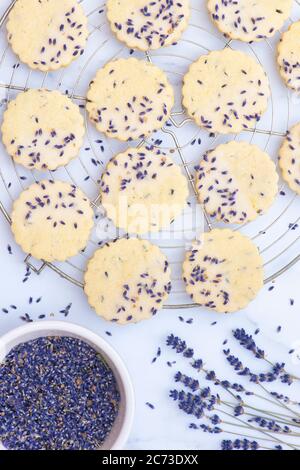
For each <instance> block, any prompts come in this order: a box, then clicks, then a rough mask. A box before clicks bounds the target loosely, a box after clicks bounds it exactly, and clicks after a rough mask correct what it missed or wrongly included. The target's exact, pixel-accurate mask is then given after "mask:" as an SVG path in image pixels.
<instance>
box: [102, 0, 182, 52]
mask: <svg viewBox="0 0 300 470" xmlns="http://www.w3.org/2000/svg"><path fill="white" fill-rule="evenodd" d="M107 17H108V20H109V22H110V26H111V29H112V31H113V32H114V33H115V35H116V36H117V38H118V39H119V40H120V41H122V42H124V43H125V44H127V46H128V47H130V48H132V49H139V50H140V51H149V50H155V49H159V48H161V47H164V46H170V45H172V44H174V43H176V42H177V41H178V39H179V38H180V37H181V35H182V33H183V32H184V31H185V29H186V28H187V26H188V22H189V18H190V0H180V2H176V1H173V0H155V1H151V0H126V1H124V0H108V1H107Z"/></svg>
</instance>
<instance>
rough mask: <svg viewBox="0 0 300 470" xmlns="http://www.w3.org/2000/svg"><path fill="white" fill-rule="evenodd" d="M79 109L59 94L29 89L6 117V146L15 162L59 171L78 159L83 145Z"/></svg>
mask: <svg viewBox="0 0 300 470" xmlns="http://www.w3.org/2000/svg"><path fill="white" fill-rule="evenodd" d="M84 133H85V128H84V120H83V117H82V116H81V114H80V111H79V108H78V106H77V105H75V104H74V103H73V102H72V101H71V100H70V99H69V98H67V97H66V96H64V95H62V94H61V93H59V92H58V91H47V90H29V91H26V92H24V93H20V94H19V95H18V97H17V98H16V99H15V100H14V101H11V102H10V103H9V105H8V108H7V111H6V112H5V114H4V120H3V125H2V134H3V143H4V145H5V147H6V149H7V151H8V153H9V154H10V155H11V156H12V157H13V159H14V160H15V162H16V163H20V164H21V165H23V166H25V167H26V168H29V169H37V170H46V169H49V170H56V169H57V168H58V167H60V166H63V165H66V164H67V163H69V161H70V160H72V159H73V158H75V157H76V156H77V155H78V153H79V150H80V147H81V145H82V143H83V137H84Z"/></svg>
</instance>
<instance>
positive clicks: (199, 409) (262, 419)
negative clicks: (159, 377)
mask: <svg viewBox="0 0 300 470" xmlns="http://www.w3.org/2000/svg"><path fill="white" fill-rule="evenodd" d="M233 336H234V338H235V339H236V340H237V341H238V342H239V344H240V345H241V346H242V347H243V348H245V349H247V350H248V351H250V353H252V354H253V355H254V357H255V358H256V359H257V360H258V361H261V362H264V363H265V364H267V365H268V367H269V368H270V370H269V372H267V373H254V372H253V371H252V370H250V369H249V367H246V366H245V365H244V364H243V363H242V362H241V361H240V360H239V358H238V357H236V356H234V355H233V354H231V351H230V349H224V350H223V354H224V356H225V358H226V360H227V362H228V363H229V365H230V366H231V367H232V368H233V369H234V370H235V372H236V373H237V375H238V376H239V377H244V378H246V379H248V381H249V386H243V385H241V384H240V383H231V382H229V381H227V380H221V379H220V378H219V377H217V375H216V373H215V372H214V371H212V370H209V369H207V368H206V366H205V364H204V361H203V360H202V359H198V358H196V357H195V353H194V350H193V349H191V348H189V347H188V346H187V344H186V342H185V341H183V340H182V339H180V338H179V337H177V336H174V335H173V334H171V335H169V336H168V338H167V342H166V343H167V346H169V347H170V348H172V349H173V350H174V351H176V353H177V354H180V355H181V356H182V357H184V358H185V359H187V360H189V362H190V366H191V367H192V369H193V370H194V372H197V374H198V375H199V377H198V378H194V377H190V376H187V375H185V374H183V373H182V372H180V371H178V372H177V373H176V375H175V377H174V379H175V382H176V383H178V384H181V385H183V386H184V388H182V389H180V390H178V389H174V390H171V392H170V397H171V398H172V399H173V400H174V401H175V402H176V403H177V405H178V407H179V409H180V410H182V411H183V412H185V413H186V414H187V415H189V416H191V417H193V422H191V423H190V425H189V427H190V428H191V429H195V430H201V431H203V432H205V433H210V434H225V435H226V437H231V436H234V439H235V440H230V439H229V438H227V439H226V440H225V439H224V440H223V441H222V442H221V449H222V450H259V449H261V450H300V402H299V403H298V402H297V401H294V400H292V399H291V398H289V397H288V396H286V395H283V394H281V393H278V392H276V391H273V390H271V389H270V384H275V385H276V384H277V385H278V384H279V383H281V384H286V385H292V384H294V383H297V382H298V384H299V381H300V378H299V377H296V376H294V375H291V374H289V373H288V372H287V371H286V369H285V364H284V363H272V362H271V361H270V360H269V359H267V356H266V354H265V352H264V351H263V350H262V349H260V348H258V347H257V345H256V343H255V341H254V339H253V337H252V336H251V335H248V334H247V333H246V332H245V330H244V329H236V330H234V331H233ZM224 344H227V342H224ZM200 380H201V381H203V382H204V384H203V386H202V384H200ZM272 388H273V385H272ZM251 397H252V399H251ZM267 405H268V406H267ZM268 408H269V409H268ZM287 438H290V439H287ZM291 438H292V439H291ZM297 438H298V439H299V444H297V443H296V444H294V443H293V442H297ZM291 441H292V442H291Z"/></svg>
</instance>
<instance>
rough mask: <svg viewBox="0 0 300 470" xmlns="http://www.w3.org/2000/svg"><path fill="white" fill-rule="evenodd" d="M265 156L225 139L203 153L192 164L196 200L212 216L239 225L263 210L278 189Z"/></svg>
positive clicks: (273, 169)
mask: <svg viewBox="0 0 300 470" xmlns="http://www.w3.org/2000/svg"><path fill="white" fill-rule="evenodd" d="M278 180H279V177H278V174H277V172H276V166H275V164H274V163H273V161H272V160H271V158H270V157H269V155H268V154H267V153H265V152H263V151H262V150H260V149H259V148H258V147H257V146H256V145H250V144H248V143H247V142H235V141H233V142H229V143H228V144H224V145H219V146H218V147H217V148H216V149H214V150H211V151H210V152H208V153H207V154H205V155H204V156H203V158H202V160H201V162H200V165H199V166H198V167H196V187H197V191H198V195H199V201H200V202H201V203H202V204H203V205H204V207H205V210H206V211H207V213H208V214H209V215H211V216H212V217H216V218H217V220H220V221H222V222H225V223H231V224H241V223H244V222H249V221H251V220H255V219H256V218H257V217H258V216H259V215H261V214H263V213H264V212H266V211H267V210H268V209H269V208H270V207H271V205H272V204H273V202H274V199H275V197H276V194H277V192H278Z"/></svg>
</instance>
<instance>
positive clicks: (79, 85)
mask: <svg viewBox="0 0 300 470" xmlns="http://www.w3.org/2000/svg"><path fill="white" fill-rule="evenodd" d="M4 3H5V2H4ZM6 3H7V9H6V10H5V11H4V12H1V13H0V14H1V15H2V16H0V114H1V115H2V114H3V112H4V111H5V108H6V106H7V103H8V101H9V100H11V99H13V98H15V96H16V95H17V93H18V92H20V91H24V90H26V89H28V88H39V87H45V88H48V89H52V90H53V89H58V90H60V91H61V92H63V93H67V94H68V95H69V96H70V97H71V98H72V99H73V100H74V101H76V102H77V103H78V104H79V106H80V107H81V109H82V112H83V113H84V117H85V126H86V140H85V144H84V147H83V149H82V151H81V153H80V156H79V158H77V159H76V160H74V161H72V162H71V163H70V164H69V165H68V166H66V167H64V168H61V169H59V170H57V171H55V172H50V171H48V172H46V173H40V172H37V171H29V170H26V169H24V168H23V167H21V166H18V165H16V164H15V163H14V162H13V161H12V159H10V158H9V156H8V155H7V154H6V152H5V149H4V148H3V146H2V144H0V210H1V212H2V213H3V215H4V217H5V218H6V220H7V222H8V223H10V222H11V219H10V212H11V208H12V203H13V201H14V200H15V199H16V198H17V197H18V195H19V194H20V192H21V191H22V190H23V189H25V188H26V187H28V186H29V185H30V184H32V183H33V182H35V181H38V180H41V179H44V178H56V179H62V180H65V181H69V182H72V183H73V184H75V185H76V186H78V187H80V188H81V189H82V190H83V191H85V193H86V194H87V195H88V196H89V198H90V200H91V204H92V206H93V207H94V208H95V213H96V218H97V219H98V230H97V231H95V233H94V234H93V236H92V238H91V240H90V242H89V244H88V246H87V248H86V250H84V252H82V253H80V255H78V256H77V257H75V258H73V259H71V260H69V261H67V262H65V263H55V264H52V263H41V262H39V261H37V260H34V259H32V257H31V256H30V254H28V255H27V256H26V258H25V260H24V262H25V263H26V265H27V266H28V267H29V268H30V269H31V270H33V271H34V272H35V273H36V274H41V273H42V271H43V270H44V269H47V268H48V269H52V270H54V271H55V272H56V273H57V274H58V275H60V276H62V277H63V278H65V279H67V280H68V281H70V282H71V283H73V284H75V285H77V286H78V287H83V274H84V271H85V267H86V263H87V261H88V259H89V258H90V257H91V256H92V254H93V253H94V251H95V250H96V249H97V247H98V246H99V244H101V240H100V241H99V233H100V232H101V233H102V229H103V233H106V234H105V236H104V237H109V236H110V230H111V227H110V223H109V221H107V220H106V219H105V218H103V214H101V205H100V202H101V201H100V200H99V199H100V198H99V180H100V177H101V174H102V172H103V169H104V168H105V165H106V163H107V161H108V160H109V159H110V158H111V157H112V156H113V155H115V154H116V153H118V152H120V151H123V150H125V148H126V146H127V145H126V144H123V143H120V142H117V141H114V140H111V139H107V138H106V137H105V136H103V135H100V134H99V133H97V131H96V129H95V128H94V126H93V125H92V124H91V123H90V122H89V119H88V117H87V114H86V112H85V101H86V99H85V96H86V91H87V89H88V86H89V83H90V81H91V80H92V78H93V77H94V76H95V74H96V71H97V70H98V69H99V68H100V67H102V66H103V65H104V64H105V63H106V62H108V61H109V60H113V59H116V58H119V57H129V56H130V55H132V54H134V55H135V56H136V57H138V58H143V59H145V58H146V60H149V61H150V62H153V63H155V64H156V65H158V66H159V67H161V68H162V69H163V70H165V72H166V73H167V75H168V77H169V80H170V82H171V83H172V85H173V86H174V89H175V91H176V96H177V101H176V105H175V107H174V111H173V113H172V116H171V118H170V120H169V122H168V123H167V125H166V126H165V127H164V129H162V131H160V132H158V133H155V134H154V135H153V136H152V137H151V138H150V139H149V140H148V141H147V143H150V144H151V145H154V146H157V147H160V148H162V149H164V150H165V151H167V152H169V153H170V154H171V155H172V156H173V159H174V160H175V161H176V162H177V163H178V164H180V165H181V167H182V169H183V171H184V172H185V173H186V175H187V178H188V180H189V182H190V189H191V194H190V199H189V205H188V207H187V209H186V211H185V214H184V215H183V217H182V219H181V220H178V221H176V222H175V223H174V224H173V226H172V230H171V233H167V232H162V233H161V234H159V235H156V237H157V239H156V240H153V236H152V237H151V240H152V241H153V242H154V243H157V244H159V246H160V247H161V248H162V249H163V251H164V252H165V253H166V255H167V256H168V259H169V261H170V264H171V268H172V272H173V291H172V295H171V300H170V305H167V306H165V308H188V307H194V304H191V303H190V300H189V297H188V296H187V294H186V293H185V289H184V285H183V282H182V276H181V266H182V261H183V259H184V253H185V247H186V243H187V240H192V239H193V238H194V237H195V236H196V234H198V233H199V232H200V231H203V230H204V229H205V230H211V229H212V228H214V227H222V224H219V223H216V222H215V221H214V220H213V219H210V217H208V215H207V214H205V212H204V211H202V212H201V216H202V217H199V213H198V212H197V211H196V206H197V198H196V192H195V186H194V180H193V174H194V167H195V165H196V164H198V163H199V160H200V158H201V156H202V155H203V154H204V153H205V152H206V151H207V150H209V149H210V148H213V147H215V146H216V145H218V144H220V143H224V142H227V141H229V140H231V139H236V140H247V141H248V142H251V143H255V144H257V145H259V146H260V147H261V148H262V149H264V150H265V151H267V152H268V153H269V154H270V155H271V156H272V158H273V159H274V161H275V162H276V163H277V155H278V149H279V147H280V145H281V141H282V139H283V138H284V136H285V135H286V131H287V129H289V127H290V126H291V125H293V124H294V123H295V122H298V121H300V106H299V105H300V99H299V98H298V97H297V96H296V95H294V94H292V93H291V92H290V91H289V90H288V89H287V88H286V87H285V86H284V84H283V83H282V82H281V79H280V77H279V73H278V70H277V67H276V60H275V57H276V44H277V42H278V40H279V37H280V35H279V33H278V34H277V35H276V37H275V38H273V39H272V40H266V41H264V42H262V43H259V44H255V45H248V44H242V43H240V42H237V41H227V40H226V39H225V38H224V37H223V36H222V35H221V34H220V33H219V32H218V31H217V30H216V28H215V27H214V26H213V25H212V23H211V22H210V20H209V17H208V13H207V11H206V0H192V1H191V5H192V15H191V20H190V26H189V28H188V30H187V31H186V33H185V34H184V36H183V38H182V39H181V40H180V41H179V42H178V44H177V45H175V46H172V47H169V48H165V49H161V50H159V51H155V52H153V53H151V54H148V53H147V54H146V57H145V55H144V54H142V53H139V52H133V51H130V50H128V48H126V47H125V46H122V45H121V44H120V43H119V42H118V41H117V40H116V39H115V38H114V37H113V34H112V33H111V31H110V28H109V25H108V23H107V20H106V12H105V4H102V5H101V1H100V2H99V4H98V2H97V1H95V0H81V1H80V3H82V4H83V7H84V9H85V12H86V14H87V16H88V18H89V25H90V37H89V42H88V46H87V49H86V51H85V54H84V55H83V56H82V57H81V58H80V59H79V60H78V61H76V62H74V63H73V64H72V65H71V66H70V67H68V68H67V69H64V70H62V71H58V72H55V73H41V72H38V71H32V70H29V69H28V67H26V66H25V65H23V64H21V63H19V62H18V60H17V58H16V56H15V55H14V54H13V53H12V51H11V49H10V47H9V45H8V44H7V38H6V28H5V23H6V20H7V16H8V14H9V11H10V10H11V8H12V7H13V4H14V1H13V2H11V3H9V1H7V2H6ZM294 3H295V5H294V11H293V15H292V18H291V19H290V20H289V22H292V21H296V20H298V19H299V18H300V5H299V3H298V2H296V1H295V2H294ZM223 47H231V48H233V49H239V50H243V51H244V52H246V53H248V54H249V55H251V56H253V57H254V58H256V60H257V61H258V62H260V63H261V64H262V65H263V67H264V69H265V70H266V72H267V73H268V76H269V79H270V82H271V100H270V104H269V109H268V111H267V113H266V114H265V115H264V116H263V119H262V120H261V122H260V123H259V124H258V125H257V127H256V128H255V129H251V130H249V131H247V132H243V133H242V134H240V135H238V136H227V137H224V136H219V135H215V134H208V133H207V132H206V131H203V130H201V129H199V128H198V127H197V126H196V125H195V124H194V123H193V122H192V120H191V119H189V118H188V117H187V116H186V114H185V111H184V110H183V109H182V104H181V85H182V78H183V75H184V74H185V73H186V71H187V69H188V67H189V66H190V64H191V63H192V62H193V61H194V60H196V59H197V58H198V57H199V56H200V55H202V54H205V53H207V52H209V51H210V50H214V49H221V48H223ZM297 111H298V114H299V115H298V116H297ZM143 143H145V142H143ZM136 145H141V142H139V143H136ZM277 166H278V165H277ZM299 207H300V201H299V197H298V196H296V195H295V194H293V193H292V192H291V191H290V190H289V189H288V187H287V186H286V185H285V184H284V183H283V182H282V181H281V183H280V193H279V195H278V198H277V200H276V203H275V204H274V206H273V207H272V208H271V210H270V211H269V212H268V214H266V215H264V216H262V217H260V218H259V219H258V220H257V221H255V222H252V223H251V224H247V225H244V226H242V227H233V229H234V230H237V229H239V230H241V232H242V233H244V234H246V235H248V236H249V237H250V238H251V239H252V240H253V241H254V242H255V243H256V244H257V245H258V247H259V249H260V252H261V254H262V256H263V258H264V263H265V272H266V278H265V282H266V283H268V282H271V281H272V280H274V279H276V278H277V277H278V276H280V275H281V274H283V273H285V272H286V271H287V270H288V269H289V268H290V267H291V266H293V265H294V264H295V263H297V262H298V261H299V260H300V254H299V247H300V236H299V230H297V229H298V221H299V219H300V217H299ZM196 214H198V217H196ZM183 221H185V224H183ZM187 226H188V228H186V227H187ZM99 227H100V229H99ZM101 227H102V228H101ZM182 227H184V228H182ZM107 228H108V229H109V230H108V231H107ZM99 231H100V232H99ZM117 236H122V234H121V233H117ZM114 237H115V234H114V236H113V235H112V234H111V238H114ZM100 238H101V237H100ZM102 241H103V240H102Z"/></svg>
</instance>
